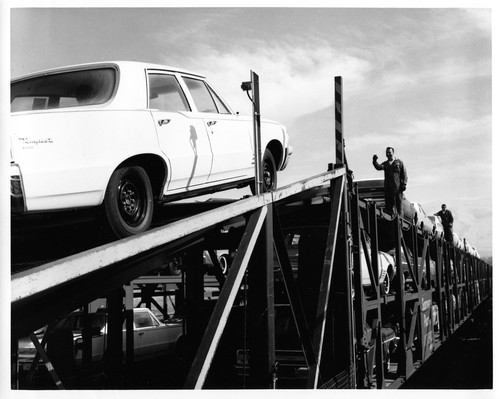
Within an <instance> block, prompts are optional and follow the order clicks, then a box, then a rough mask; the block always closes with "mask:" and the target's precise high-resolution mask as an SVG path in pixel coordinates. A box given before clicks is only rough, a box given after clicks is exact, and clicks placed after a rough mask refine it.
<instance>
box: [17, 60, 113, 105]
mask: <svg viewBox="0 0 500 399" xmlns="http://www.w3.org/2000/svg"><path fill="white" fill-rule="evenodd" d="M115 85H116V70H115V69H114V68H97V69H85V70H80V71H72V72H63V73H57V74H50V75H44V76H37V77H35V78H31V79H25V80H21V81H17V82H14V83H12V84H11V95H10V108H11V112H20V111H32V110H44V109H54V108H67V107H79V106H85V105H96V104H103V103H105V102H106V101H108V100H109V99H110V98H111V96H112V95H113V92H114V88H115Z"/></svg>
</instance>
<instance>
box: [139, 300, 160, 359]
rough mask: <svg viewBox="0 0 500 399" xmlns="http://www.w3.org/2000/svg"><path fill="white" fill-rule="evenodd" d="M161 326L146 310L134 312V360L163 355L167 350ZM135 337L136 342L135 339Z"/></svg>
mask: <svg viewBox="0 0 500 399" xmlns="http://www.w3.org/2000/svg"><path fill="white" fill-rule="evenodd" d="M161 326H162V324H160V322H159V321H158V320H157V319H156V318H155V317H153V316H152V315H151V313H150V312H149V311H148V310H147V309H144V310H142V309H141V310H135V311H134V342H137V345H136V347H135V358H136V359H140V358H147V357H152V356H160V355H161V354H165V353H166V352H167V349H168V343H167V342H166V336H165V330H164V329H163V328H161ZM136 337H137V341H136V340H135V338H136Z"/></svg>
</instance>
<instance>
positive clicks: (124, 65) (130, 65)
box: [12, 61, 205, 82]
mask: <svg viewBox="0 0 500 399" xmlns="http://www.w3.org/2000/svg"><path fill="white" fill-rule="evenodd" d="M104 66H116V67H118V69H120V70H132V69H135V70H137V69H150V70H155V69H157V70H162V71H169V72H176V73H182V74H187V75H193V76H196V77H199V78H203V79H204V78H205V76H204V75H201V74H199V73H195V72H192V71H189V70H187V69H183V68H179V67H173V66H168V65H161V64H155V63H148V62H140V61H99V62H88V63H83V64H74V65H67V66H60V67H56V68H48V69H44V70H40V71H36V72H32V73H29V74H25V75H22V76H19V77H16V78H14V79H12V82H14V81H18V80H24V79H29V78H33V77H36V76H43V75H49V74H53V73H60V72H66V71H73V70H79V69H87V68H94V67H104Z"/></svg>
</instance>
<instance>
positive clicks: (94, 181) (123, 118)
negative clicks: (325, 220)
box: [10, 61, 292, 237]
mask: <svg viewBox="0 0 500 399" xmlns="http://www.w3.org/2000/svg"><path fill="white" fill-rule="evenodd" d="M249 106H250V105H249ZM10 126H11V132H10V133H11V167H10V169H11V170H10V172H11V173H10V176H11V212H12V213H13V214H14V215H24V214H30V213H31V214H32V213H38V214H40V213H43V212H52V211H61V210H68V209H82V208H88V207H100V208H101V209H102V214H103V215H104V220H105V221H106V222H107V224H109V226H110V227H111V230H112V231H113V232H114V234H115V235H116V236H117V237H126V236H130V235H133V234H137V233H140V232H142V231H144V230H146V229H147V228H148V227H149V226H150V224H151V221H152V218H153V208H154V204H155V203H156V202H164V201H171V200H174V199H179V198H186V197H190V196H195V195H199V194H206V193H210V192H214V191H218V190H222V189H229V188H235V187H244V186H246V185H251V187H252V184H253V183H254V181H255V176H254V162H255V159H254V149H253V147H254V144H253V118H252V117H249V116H241V115H239V114H238V113H235V112H233V110H231V108H230V107H229V105H228V104H227V103H226V102H225V101H224V100H223V99H222V97H221V96H220V95H219V94H218V93H217V92H216V91H215V89H213V88H212V86H211V85H209V83H208V82H207V81H206V79H205V77H203V76H202V75H199V74H196V73H192V72H188V71H185V70H182V69H178V68H172V67H167V66H161V65H155V64H147V63H139V62H122V61H120V62H99V63H90V64H83V65H77V66H70V67H63V68H57V69H51V70H46V71H42V72H38V73H34V74H31V75H27V76H24V77H20V78H17V79H14V80H13V81H12V82H11V124H10ZM261 148H262V165H263V173H264V189H265V190H267V191H270V190H273V189H275V188H276V185H277V171H279V170H283V169H285V167H286V166H287V164H288V161H289V159H290V155H291V153H292V147H291V146H290V145H289V143H288V134H287V132H286V129H285V127H284V126H282V125H281V124H279V123H277V122H272V121H268V120H264V119H263V120H262V121H261Z"/></svg>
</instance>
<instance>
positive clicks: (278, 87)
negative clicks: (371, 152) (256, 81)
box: [183, 41, 371, 122]
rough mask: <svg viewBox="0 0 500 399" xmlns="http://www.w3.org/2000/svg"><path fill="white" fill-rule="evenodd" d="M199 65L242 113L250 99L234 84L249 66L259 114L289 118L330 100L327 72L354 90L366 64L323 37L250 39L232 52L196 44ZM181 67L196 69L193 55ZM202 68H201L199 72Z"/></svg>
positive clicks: (245, 77)
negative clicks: (272, 40) (250, 42)
mask: <svg viewBox="0 0 500 399" xmlns="http://www.w3.org/2000/svg"><path fill="white" fill-rule="evenodd" d="M202 52H203V54H204V56H203V68H202V69H203V71H210V73H209V74H208V72H207V74H208V76H207V78H208V80H209V81H210V82H212V84H213V85H214V87H215V88H216V90H218V91H219V92H220V93H221V95H222V96H223V97H224V98H225V99H226V100H227V101H228V102H229V103H230V105H231V106H232V108H233V109H235V110H238V111H240V112H242V113H247V112H249V110H250V109H251V105H250V103H249V101H248V99H247V97H246V95H244V93H243V92H242V91H241V90H240V84H241V82H242V81H246V80H249V79H250V69H252V70H254V71H255V72H256V73H257V74H258V75H259V78H260V90H261V111H262V115H263V117H267V118H272V119H277V120H279V121H284V122H287V121H291V120H293V119H295V118H296V117H297V116H300V115H304V114H308V113H311V112H314V111H316V110H318V109H322V108H325V107H326V106H328V105H330V104H331V103H332V102H333V77H334V76H335V75H343V76H344V78H346V79H348V86H349V89H353V90H358V89H359V87H362V85H363V84H364V81H363V80H364V76H365V74H366V72H367V71H369V70H370V68H371V65H370V64H369V63H368V62H367V61H365V60H363V59H361V58H356V57H353V56H349V55H346V54H344V53H342V52H341V51H338V50H335V49H333V48H332V47H331V46H329V45H328V43H325V42H323V41H318V42H312V41H307V42H302V43H286V42H282V43H281V44H277V43H270V44H267V45H265V44H264V43H255V44H254V45H248V44H247V45H245V46H242V47H241V48H239V49H237V50H235V51H234V52H231V53H227V52H219V51H217V50H215V49H214V48H205V49H203V50H202ZM183 65H184V66H185V67H186V68H190V69H193V70H195V71H199V70H200V67H199V58H198V57H191V58H189V59H185V60H184V62H183ZM203 71H202V72H203Z"/></svg>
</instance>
